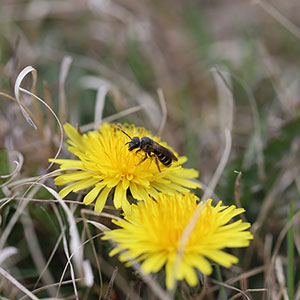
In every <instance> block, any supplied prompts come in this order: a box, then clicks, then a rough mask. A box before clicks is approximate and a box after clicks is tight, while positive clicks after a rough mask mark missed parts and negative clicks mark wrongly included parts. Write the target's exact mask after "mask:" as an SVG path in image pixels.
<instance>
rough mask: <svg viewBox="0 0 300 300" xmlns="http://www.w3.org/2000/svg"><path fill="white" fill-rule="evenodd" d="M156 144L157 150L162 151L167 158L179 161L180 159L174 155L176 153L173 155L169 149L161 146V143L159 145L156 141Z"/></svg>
mask: <svg viewBox="0 0 300 300" xmlns="http://www.w3.org/2000/svg"><path fill="white" fill-rule="evenodd" d="M154 143H155V148H156V149H157V150H158V151H160V152H161V153H163V154H164V155H165V156H167V157H169V158H171V159H172V160H174V161H177V160H178V158H177V157H176V156H175V155H174V153H173V152H172V151H171V150H169V149H168V148H166V147H164V146H162V145H160V144H159V143H157V142H155V141H154Z"/></svg>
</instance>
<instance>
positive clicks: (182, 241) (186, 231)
mask: <svg viewBox="0 0 300 300" xmlns="http://www.w3.org/2000/svg"><path fill="white" fill-rule="evenodd" d="M230 150H231V135H230V131H229V130H228V129H226V130H225V149H224V152H223V155H222V158H221V160H220V163H219V165H218V167H217V169H216V171H215V173H214V175H213V177H212V179H211V181H210V183H209V185H208V187H207V189H205V192H204V194H203V196H202V197H201V202H200V203H199V205H198V206H197V208H196V210H195V212H194V214H193V216H192V217H191V219H190V221H189V223H188V224H187V226H186V227H185V229H184V231H183V233H182V235H181V237H180V240H179V243H178V248H177V255H176V260H175V262H174V265H173V272H172V276H173V280H174V281H175V282H176V274H177V273H178V270H179V269H180V265H181V263H182V259H183V254H184V249H185V247H186V245H187V242H188V240H189V238H190V235H191V234H192V232H193V230H194V228H195V226H196V224H197V221H198V219H199V218H200V216H201V214H202V211H203V208H204V205H205V203H206V201H207V199H209V198H210V197H211V194H212V191H213V190H214V189H215V187H216V185H217V183H218V181H219V179H220V177H221V175H222V173H223V171H224V168H225V166H226V164H227V161H228V158H229V155H230ZM175 291H176V284H175V286H174V289H173V290H172V294H173V296H174V293H175Z"/></svg>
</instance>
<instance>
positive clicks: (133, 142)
mask: <svg viewBox="0 0 300 300" xmlns="http://www.w3.org/2000/svg"><path fill="white" fill-rule="evenodd" d="M126 144H128V145H129V151H132V150H133V149H136V148H139V147H140V146H141V140H140V138H139V137H138V136H134V137H133V138H132V139H131V140H130V142H128V143H126Z"/></svg>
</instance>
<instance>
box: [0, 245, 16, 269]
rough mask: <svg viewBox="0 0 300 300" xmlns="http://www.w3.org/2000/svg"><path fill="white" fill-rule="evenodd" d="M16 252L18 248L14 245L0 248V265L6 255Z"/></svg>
mask: <svg viewBox="0 0 300 300" xmlns="http://www.w3.org/2000/svg"><path fill="white" fill-rule="evenodd" d="M17 253H18V249H17V248H15V247H6V248H4V249H2V250H0V266H1V265H2V264H3V262H4V261H5V260H6V259H7V258H8V257H10V256H12V255H15V254H17Z"/></svg>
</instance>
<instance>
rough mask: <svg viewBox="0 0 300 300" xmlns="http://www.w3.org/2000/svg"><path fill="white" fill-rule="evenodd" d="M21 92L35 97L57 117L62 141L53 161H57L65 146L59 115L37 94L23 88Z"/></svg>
mask: <svg viewBox="0 0 300 300" xmlns="http://www.w3.org/2000/svg"><path fill="white" fill-rule="evenodd" d="M19 90H20V91H22V92H23V93H26V94H28V95H31V96H32V97H34V98H35V99H37V100H39V101H40V102H41V103H42V104H44V105H45V106H46V107H47V108H48V109H49V110H50V112H51V113H52V115H53V116H54V117H55V119H56V121H57V123H58V126H59V133H60V140H59V147H58V150H57V152H56V154H55V156H54V158H53V160H55V159H56V158H57V157H58V155H59V153H60V150H61V148H62V144H63V128H62V125H61V122H60V121H59V119H58V117H57V115H56V114H55V112H54V111H53V109H52V108H51V107H50V106H49V105H48V104H47V103H46V102H45V101H43V100H42V99H41V98H39V97H38V96H36V95H35V94H33V93H31V92H29V91H28V90H25V89H23V88H19ZM53 164H54V161H53V162H51V163H50V165H49V167H48V168H47V169H50V168H51V167H52V165H53Z"/></svg>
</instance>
